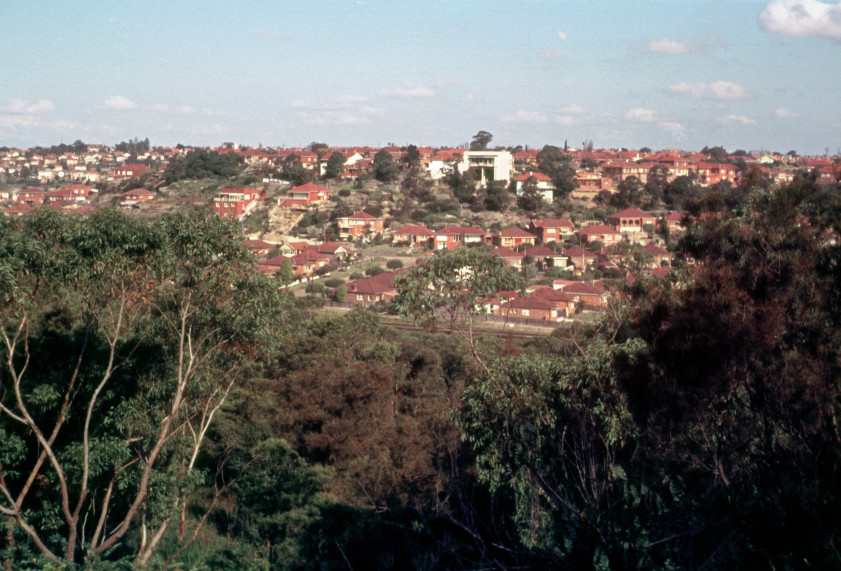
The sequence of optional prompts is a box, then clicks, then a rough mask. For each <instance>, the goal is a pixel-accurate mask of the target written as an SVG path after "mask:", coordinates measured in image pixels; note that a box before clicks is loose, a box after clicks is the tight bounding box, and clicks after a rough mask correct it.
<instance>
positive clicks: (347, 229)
mask: <svg viewBox="0 0 841 571" xmlns="http://www.w3.org/2000/svg"><path fill="white" fill-rule="evenodd" d="M336 225H337V226H338V227H339V238H344V239H348V238H361V237H363V236H373V235H375V234H378V233H382V231H383V229H384V227H385V220H384V219H383V218H379V217H377V216H372V215H370V214H368V213H367V212H362V211H360V212H357V213H356V214H354V215H352V216H346V217H344V218H337V219H336Z"/></svg>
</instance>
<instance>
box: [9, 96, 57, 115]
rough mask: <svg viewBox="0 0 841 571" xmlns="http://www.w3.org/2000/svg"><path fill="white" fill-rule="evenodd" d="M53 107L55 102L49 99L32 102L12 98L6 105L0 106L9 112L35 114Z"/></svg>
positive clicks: (45, 111)
mask: <svg viewBox="0 0 841 571" xmlns="http://www.w3.org/2000/svg"><path fill="white" fill-rule="evenodd" d="M54 109H55V104H54V103H53V102H52V101H50V100H49V99H39V100H38V101H35V102H34V103H30V102H28V101H25V100H23V99H12V100H11V101H9V104H8V105H3V106H0V110H2V111H8V112H10V113H26V114H29V115H37V114H39V113H49V112H50V111H53V110H54Z"/></svg>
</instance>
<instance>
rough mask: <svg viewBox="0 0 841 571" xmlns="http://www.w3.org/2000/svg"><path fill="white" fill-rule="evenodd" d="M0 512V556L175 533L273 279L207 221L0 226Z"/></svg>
mask: <svg viewBox="0 0 841 571" xmlns="http://www.w3.org/2000/svg"><path fill="white" fill-rule="evenodd" d="M0 292H2V296H3V298H2V305H0V338H2V346H0V350H1V351H2V370H0V384H2V391H0V494H1V495H0V513H2V514H3V515H4V516H6V517H7V522H8V525H9V527H8V533H7V534H6V537H5V543H6V545H5V548H6V551H7V555H8V557H9V558H14V557H16V556H19V555H20V554H23V553H25V552H26V548H27V546H29V545H31V546H34V548H35V549H36V550H37V552H38V553H39V554H40V555H41V556H42V557H44V558H47V559H51V560H59V559H64V560H66V561H69V562H73V561H78V560H79V559H80V558H82V557H84V558H86V559H89V560H93V559H97V558H101V557H127V556H128V557H132V558H133V559H134V561H135V563H136V564H138V565H145V564H147V563H149V562H150V560H151V558H152V556H153V555H154V554H155V553H156V551H157V550H158V548H159V546H160V542H161V540H162V538H163V537H164V534H165V533H167V531H168V529H169V528H170V526H171V524H172V523H173V522H175V521H178V522H179V523H180V528H181V531H180V538H181V539H183V538H184V537H185V526H186V516H187V503H188V499H189V495H190V491H191V490H192V489H193V488H194V487H195V486H196V484H198V483H200V482H201V481H202V480H203V478H204V475H203V474H202V473H201V471H200V464H199V462H198V459H199V454H200V452H201V449H202V442H203V441H204V438H205V435H206V433H207V431H208V429H209V427H210V424H211V422H212V421H213V418H214V416H215V415H216V413H217V411H218V410H219V409H220V407H221V406H222V405H223V404H224V402H225V401H226V399H227V397H228V395H229V394H230V392H231V390H232V389H233V387H234V386H235V384H236V383H237V382H238V381H239V380H240V379H241V378H242V376H243V374H244V373H245V371H246V367H245V366H246V365H247V363H248V362H250V361H252V360H253V358H254V356H255V355H256V354H257V353H258V352H259V351H264V350H265V349H266V348H268V347H269V344H270V342H271V335H270V332H271V326H272V324H273V322H274V320H275V319H276V318H277V315H276V313H277V311H278V310H277V309H276V308H280V307H281V305H280V302H279V301H280V300H279V299H278V298H277V293H276V292H277V284H275V283H273V282H271V281H270V280H267V279H264V278H262V277H261V276H259V275H257V274H256V272H254V268H253V260H251V259H250V257H249V256H248V254H247V253H246V252H245V251H244V249H243V248H242V246H241V241H240V239H239V237H238V236H237V235H236V234H235V230H234V227H233V226H231V225H230V224H229V223H227V222H224V221H221V220H219V219H218V218H216V217H215V216H213V215H209V214H204V213H189V214H176V215H170V216H166V217H164V218H162V219H160V220H158V221H149V220H145V219H140V218H132V217H127V216H125V215H121V214H118V213H117V212H114V211H109V210H103V211H98V212H95V213H93V214H91V215H89V216H86V217H67V216H64V215H61V214H59V213H56V212H51V211H46V210H44V211H39V212H37V213H36V214H34V215H32V216H30V217H27V218H24V219H22V220H17V221H15V223H12V222H8V221H5V222H2V224H0Z"/></svg>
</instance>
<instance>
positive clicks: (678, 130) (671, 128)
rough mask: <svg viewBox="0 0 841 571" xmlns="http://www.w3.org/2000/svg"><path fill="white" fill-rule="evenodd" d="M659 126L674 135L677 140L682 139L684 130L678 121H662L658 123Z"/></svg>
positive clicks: (684, 133)
mask: <svg viewBox="0 0 841 571" xmlns="http://www.w3.org/2000/svg"><path fill="white" fill-rule="evenodd" d="M659 126H660V128H661V129H663V130H664V131H668V132H669V133H671V135H672V137H674V138H675V139H676V140H678V141H680V140H682V139H683V137H684V136H685V135H686V130H685V129H684V128H683V125H681V124H680V123H674V122H672V121H664V122H662V123H659Z"/></svg>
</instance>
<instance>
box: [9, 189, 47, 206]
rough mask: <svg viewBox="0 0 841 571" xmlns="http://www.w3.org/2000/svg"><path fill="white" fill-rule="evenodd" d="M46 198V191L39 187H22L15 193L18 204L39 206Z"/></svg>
mask: <svg viewBox="0 0 841 571" xmlns="http://www.w3.org/2000/svg"><path fill="white" fill-rule="evenodd" d="M46 199H47V193H46V192H45V191H43V190H41V189H40V188H24V189H23V190H21V191H19V192H18V194H17V198H16V201H17V202H18V203H19V204H27V205H29V206H39V205H41V204H43V203H44V201H45V200H46Z"/></svg>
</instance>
